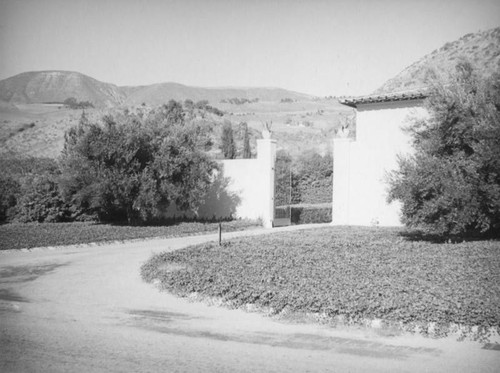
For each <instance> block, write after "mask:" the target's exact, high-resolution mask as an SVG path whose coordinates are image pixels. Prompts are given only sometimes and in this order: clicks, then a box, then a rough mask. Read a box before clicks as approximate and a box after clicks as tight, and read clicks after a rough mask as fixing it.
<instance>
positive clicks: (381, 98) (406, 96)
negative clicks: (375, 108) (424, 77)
mask: <svg viewBox="0 0 500 373" xmlns="http://www.w3.org/2000/svg"><path fill="white" fill-rule="evenodd" d="M426 97H427V94H426V93H425V91H410V92H399V93H389V94H381V95H370V96H360V97H348V98H344V99H341V100H339V102H340V103H341V104H343V105H347V106H350V107H353V108H355V107H357V106H358V105H359V104H372V103H378V102H393V101H408V100H422V99H425V98H426Z"/></svg>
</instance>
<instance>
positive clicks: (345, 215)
mask: <svg viewBox="0 0 500 373" xmlns="http://www.w3.org/2000/svg"><path fill="white" fill-rule="evenodd" d="M341 136H342V135H341ZM352 142H353V139H351V138H348V137H347V136H346V135H344V136H342V137H339V138H334V139H333V197H332V225H348V224H350V211H349V209H350V206H349V204H350V166H351V156H350V155H351V154H350V153H351V144H352Z"/></svg>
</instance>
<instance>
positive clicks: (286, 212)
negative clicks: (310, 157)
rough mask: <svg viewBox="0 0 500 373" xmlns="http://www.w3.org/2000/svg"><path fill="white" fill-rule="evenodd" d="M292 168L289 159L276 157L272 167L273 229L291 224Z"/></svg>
mask: <svg viewBox="0 0 500 373" xmlns="http://www.w3.org/2000/svg"><path fill="white" fill-rule="evenodd" d="M291 203H292V168H291V160H290V157H277V159H276V163H275V165H274V212H273V215H274V216H273V227H284V226H287V225H291V223H292V208H291Z"/></svg>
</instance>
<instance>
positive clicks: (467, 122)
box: [389, 62, 500, 235]
mask: <svg viewBox="0 0 500 373" xmlns="http://www.w3.org/2000/svg"><path fill="white" fill-rule="evenodd" d="M429 93H430V95H429V98H428V99H427V100H426V107H427V109H428V111H429V114H430V115H429V118H428V119H425V120H419V121H417V122H415V123H413V125H412V127H411V129H410V130H411V133H412V135H413V143H414V148H415V154H414V155H413V156H411V157H406V158H400V160H399V169H398V170H397V171H396V172H394V173H392V175H391V178H390V193H389V200H400V201H401V202H402V215H403V219H404V222H405V223H406V224H407V225H408V226H410V227H418V228H423V229H424V230H426V231H427V232H429V233H435V234H441V235H468V234H475V235H477V234H480V235H485V234H489V233H494V232H499V231H500V75H495V76H492V77H490V78H489V79H484V78H480V77H479V76H478V75H477V74H476V73H475V71H474V69H473V68H472V66H471V65H470V64H469V63H467V62H461V63H459V64H458V65H457V69H456V73H455V74H453V75H451V76H449V77H447V78H446V79H443V78H435V79H434V82H433V83H432V85H431V87H430V92H429Z"/></svg>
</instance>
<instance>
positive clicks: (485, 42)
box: [375, 27, 500, 94]
mask: <svg viewBox="0 0 500 373" xmlns="http://www.w3.org/2000/svg"><path fill="white" fill-rule="evenodd" d="M464 58H465V59H467V60H469V61H470V62H472V63H473V64H474V65H475V66H476V67H477V72H478V73H479V74H482V75H483V76H489V75H491V74H492V73H495V72H498V71H499V70H500V27H497V28H495V29H491V30H487V31H481V32H477V33H474V34H467V35H464V36H463V37H461V38H460V39H458V40H455V41H453V42H449V43H446V44H445V45H443V46H442V47H441V48H439V49H436V50H435V51H433V52H432V53H430V54H428V55H426V56H424V57H423V58H421V59H420V60H419V61H417V62H415V63H414V64H412V65H411V66H408V67H407V68H406V69H405V70H403V71H402V72H401V73H399V74H398V75H396V76H395V77H394V78H392V79H390V80H388V81H387V82H385V83H384V85H383V86H382V87H380V88H379V89H377V90H376V91H375V93H377V94H381V93H391V92H398V91H404V90H409V89H416V88H420V87H423V86H425V85H426V83H425V80H426V76H427V71H428V69H429V68H431V69H434V70H436V71H437V72H439V73H443V72H453V71H454V70H455V66H456V64H457V62H459V61H460V60H461V59H464Z"/></svg>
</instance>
